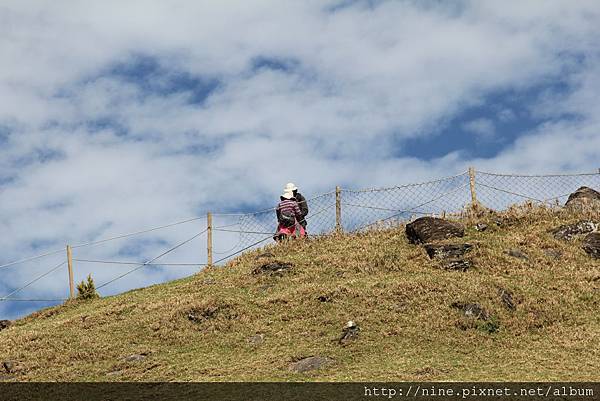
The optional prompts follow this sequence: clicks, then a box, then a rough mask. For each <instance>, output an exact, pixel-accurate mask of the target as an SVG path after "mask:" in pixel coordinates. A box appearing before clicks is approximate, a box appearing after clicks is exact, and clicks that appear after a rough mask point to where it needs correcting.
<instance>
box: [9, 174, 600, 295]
mask: <svg viewBox="0 0 600 401" xmlns="http://www.w3.org/2000/svg"><path fill="white" fill-rule="evenodd" d="M582 186H587V187H590V188H592V189H595V190H599V189H600V171H599V172H597V173H587V174H554V175H515V174H496V173H489V172H483V171H475V170H474V169H470V170H469V171H467V172H464V173H461V174H458V175H454V176H451V177H445V178H441V179H438V180H433V181H427V182H421V183H415V184H406V185H400V186H395V187H388V188H374V189H362V190H353V189H345V188H339V187H338V188H336V190H335V191H331V192H327V193H324V194H321V195H318V196H315V197H312V198H308V199H307V204H308V206H309V213H308V215H307V216H306V221H307V231H308V234H309V235H310V236H315V235H322V234H328V233H332V232H335V231H340V230H341V231H344V232H357V231H361V230H371V229H373V228H375V227H378V228H379V227H389V226H393V225H396V224H400V223H403V222H406V221H408V220H411V219H414V218H416V217H419V216H423V215H445V214H454V213H459V212H462V211H463V210H464V209H465V207H466V206H468V205H470V204H472V203H473V202H475V201H476V202H477V203H478V204H479V205H482V206H484V207H487V208H490V209H494V210H504V209H506V208H508V207H509V206H511V205H514V204H519V203H523V202H534V203H540V204H547V205H563V204H564V203H565V201H566V200H567V198H568V196H569V195H570V194H571V193H573V192H574V191H576V190H577V189H578V188H580V187H582ZM207 219H208V221H204V220H207ZM213 219H214V221H213ZM198 223H200V224H201V225H204V226H203V229H202V230H200V231H199V230H198V229H199V228H200V227H202V226H201V225H199V224H198ZM213 223H215V224H213ZM276 226H277V218H276V208H275V207H272V208H268V209H263V210H259V211H256V212H251V213H237V214H231V213H223V214H220V213H213V214H211V217H210V218H209V217H208V216H200V217H198V216H197V217H193V218H189V219H185V220H181V221H178V222H175V223H171V224H165V225H160V226H157V227H153V228H149V229H144V230H138V231H134V232H131V233H127V234H119V235H113V236H110V237H107V238H100V239H90V240H88V241H85V242H82V243H78V244H75V245H72V246H70V247H69V248H70V250H69V252H67V254H66V260H65V254H64V252H65V249H64V248H63V249H57V250H51V251H48V252H45V253H42V254H40V255H35V256H29V257H24V258H21V259H18V260H14V261H9V262H6V263H3V264H1V265H0V273H6V272H7V271H8V270H9V269H11V268H15V266H18V265H24V266H29V265H31V264H32V263H33V264H34V265H31V271H29V270H28V269H19V272H20V273H22V274H20V275H18V277H19V278H22V279H23V280H22V283H21V284H12V281H11V280H8V281H7V280H4V281H3V285H0V290H3V291H4V292H6V293H7V295H5V296H3V297H0V302H29V303H35V304H36V305H39V304H42V305H46V304H47V305H52V304H56V303H57V302H62V301H64V300H66V299H67V295H68V297H69V298H70V297H73V296H74V294H73V293H72V292H70V291H69V293H67V291H66V290H65V288H72V286H73V280H74V278H73V277H77V278H78V279H79V278H82V277H85V276H86V275H87V274H92V275H94V278H95V279H96V280H97V282H99V283H101V284H100V285H98V287H97V289H98V290H102V289H104V288H106V287H109V286H111V285H113V283H115V282H121V280H122V279H124V278H125V277H128V276H130V275H133V274H136V273H137V274H138V275H139V274H140V272H144V275H143V276H138V278H139V279H138V280H134V282H135V284H134V286H137V287H140V286H143V285H146V284H149V283H154V282H161V281H165V280H168V279H172V278H173V277H180V276H185V275H189V274H192V273H194V272H196V271H198V269H199V268H202V267H205V266H206V265H211V264H212V265H218V264H220V263H223V262H226V261H227V260H229V259H230V258H232V257H234V256H236V255H239V254H240V253H242V252H244V251H246V250H249V249H252V248H255V247H258V246H261V245H263V244H265V243H266V242H267V241H270V240H271V241H272V238H273V235H274V234H275V229H276ZM168 230H171V231H170V234H169V235H167V234H166V231H168ZM125 240H127V241H125ZM200 240H205V241H206V242H205V243H199V241H200ZM97 245H104V246H103V247H98V246H97ZM158 248H162V249H163V251H162V252H159V253H158V255H157V256H153V257H147V256H146V257H144V256H145V255H149V254H151V253H153V252H156V250H157V249H158ZM73 250H74V251H73ZM176 251H177V252H176ZM71 252H74V253H75V257H71ZM175 253H176V254H177V255H178V256H179V257H181V258H182V259H179V260H176V261H173V260H165V259H166V258H167V257H168V256H169V255H173V254H175ZM213 254H214V255H216V256H215V258H214V259H216V260H214V261H213ZM125 256H127V257H128V258H131V259H132V260H124V259H125ZM49 259H53V260H54V261H53V262H52V265H51V268H50V269H48V270H45V271H42V272H38V273H39V274H37V273H36V272H35V271H34V270H36V269H39V267H40V266H43V264H41V262H42V261H45V260H49ZM134 259H137V260H134ZM140 260H145V261H140ZM47 263H48V264H50V262H47ZM65 268H66V270H67V271H63V270H62V269H65ZM15 269H16V268H15ZM174 270H177V272H176V273H174ZM57 271H59V272H60V271H62V272H63V274H64V277H65V278H66V277H69V287H67V286H62V288H47V287H48V286H47V285H46V286H44V285H43V282H42V279H43V278H48V276H49V275H50V274H52V273H55V272H57ZM73 271H75V273H76V274H73ZM30 273H31V274H30ZM67 273H68V274H67ZM31 277H33V279H32V278H31ZM149 277H150V278H149ZM25 278H26V279H25ZM152 280H154V281H152ZM55 281H56V280H55ZM65 281H66V280H65ZM77 281H79V280H77ZM7 282H10V283H11V284H6V283H7ZM23 282H24V284H23ZM40 283H41V284H40ZM36 285H38V286H39V285H42V287H40V288H37V287H35V286H36ZM26 289H33V290H32V291H33V293H35V294H37V295H38V296H37V297H35V296H30V297H26V298H16V297H15V295H17V294H18V293H21V292H22V291H24V290H26ZM119 289H120V290H125V289H131V284H129V285H125V284H124V285H122V286H121V287H119V288H117V292H118V290H119ZM40 294H41V295H40Z"/></svg>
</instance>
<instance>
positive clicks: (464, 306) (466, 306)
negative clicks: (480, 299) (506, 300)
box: [450, 302, 490, 320]
mask: <svg viewBox="0 0 600 401" xmlns="http://www.w3.org/2000/svg"><path fill="white" fill-rule="evenodd" d="M450 306H451V307H453V308H455V309H459V310H461V311H462V312H463V313H464V315H465V316H466V317H470V318H475V319H481V320H488V319H489V318H490V314H489V313H488V312H487V311H486V310H485V309H483V307H482V306H481V305H479V304H475V303H464V302H454V303H453V304H452V305H450Z"/></svg>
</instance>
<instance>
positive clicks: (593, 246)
mask: <svg viewBox="0 0 600 401" xmlns="http://www.w3.org/2000/svg"><path fill="white" fill-rule="evenodd" d="M582 248H583V250H584V251H585V252H586V253H587V254H588V255H590V256H591V257H593V258H595V259H600V233H591V234H588V235H587V236H586V237H585V238H584V240H583V245H582Z"/></svg>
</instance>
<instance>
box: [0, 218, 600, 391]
mask: <svg viewBox="0 0 600 401" xmlns="http://www.w3.org/2000/svg"><path fill="white" fill-rule="evenodd" d="M503 216H504V218H505V224H503V225H502V226H496V225H495V224H494V218H495V217H496V216H495V215H492V214H486V213H483V212H482V213H480V216H479V217H477V216H469V217H464V218H461V220H462V222H463V223H464V224H465V226H466V227H467V230H466V236H465V238H463V239H457V240H452V241H449V242H465V241H466V242H469V243H472V244H474V245H475V247H474V249H473V250H472V251H471V253H470V258H472V260H473V262H474V268H472V269H471V270H469V271H467V272H454V271H444V270H441V269H440V268H439V266H438V262H436V261H432V260H429V259H428V257H427V255H426V253H425V251H424V250H423V248H422V247H420V246H416V245H410V244H408V242H407V240H406V238H405V235H404V227H403V226H402V227H397V228H390V229H386V230H380V231H373V232H368V233H363V234H354V235H332V236H327V237H322V238H314V239H309V240H305V241H296V242H291V243H287V244H283V245H269V246H267V247H265V248H263V249H261V250H256V251H253V252H249V253H246V254H244V255H242V256H241V257H239V258H237V259H235V260H233V261H231V262H230V263H229V264H227V265H226V266H225V267H219V268H210V269H206V270H205V271H203V272H200V273H198V274H197V275H195V276H193V277H189V278H186V279H183V280H178V281H173V282H170V283H166V284H162V285H156V286H152V287H149V288H144V289H140V290H135V291H130V292H127V293H125V294H122V295H119V296H113V297H107V298H102V299H96V300H90V301H76V302H72V303H67V304H65V305H62V306H59V307H55V308H50V309H46V310H43V311H40V312H38V313H35V314H33V315H31V316H28V317H26V318H24V319H21V320H19V321H17V322H15V324H14V325H13V326H12V327H11V328H9V329H6V330H4V331H2V332H0V358H1V359H2V360H12V361H17V362H18V364H19V366H20V367H21V370H20V371H19V372H17V373H14V374H12V375H11V376H10V378H8V380H19V381H131V380H133V381H165V380H166V381H289V380H292V381H394V380H398V381H404V380H419V381H421V380H435V381H437V380H443V381H450V380H457V381H496V380H499V381H505V380H506V381H509V380H522V381H523V380H524V381H545V380H564V381H571V380H582V381H583V380H588V381H597V380H600V373H598V372H600V348H599V347H598V344H600V314H598V308H599V306H600V263H599V262H598V260H594V259H592V258H591V257H589V256H588V255H586V254H585V253H584V252H583V250H581V239H577V240H574V241H571V242H564V241H558V240H555V239H554V238H552V235H551V234H550V233H549V232H548V231H549V230H550V229H552V228H554V227H557V226H558V225H560V224H565V223H570V222H576V221H578V220H579V219H581V218H582V217H584V216H582V215H574V214H569V213H568V212H566V211H553V210H546V209H539V208H532V207H522V208H515V209H513V210H511V211H509V212H507V213H505V214H503ZM588 217H589V216H588ZM593 217H594V218H596V219H598V217H599V216H598V214H597V213H596V215H595V216H593ZM476 222H487V223H488V225H489V229H488V230H487V231H485V232H478V231H476V230H474V229H473V225H474V223H476ZM511 248H519V249H521V250H522V251H523V252H525V253H526V254H527V255H528V256H529V260H522V259H518V258H515V257H512V256H509V255H507V254H506V253H505V252H506V250H508V249H511ZM546 248H549V249H555V250H558V251H560V252H562V257H561V258H560V259H558V260H555V259H553V258H551V257H549V256H547V255H546V254H545V253H544V251H543V250H544V249H546ZM267 251H268V252H270V253H272V254H273V255H274V256H272V257H266V258H265V257H263V258H258V259H257V256H258V255H260V254H261V253H264V252H267ZM273 260H277V261H281V262H289V263H292V264H293V268H292V269H291V270H290V271H287V272H284V273H282V274H280V275H277V274H273V275H268V274H258V275H257V274H253V273H252V271H253V270H254V269H255V268H256V267H257V266H260V265H261V264H263V263H266V262H268V261H273ZM498 288H503V289H507V290H509V291H511V292H512V293H513V294H514V298H515V301H516V304H517V306H516V310H515V311H510V310H508V309H507V308H505V307H504V306H503V303H502V301H501V299H500V296H499V294H498ZM319 297H321V298H322V299H326V300H327V302H322V301H321V300H319ZM457 301H461V302H477V303H479V304H480V305H482V306H483V307H484V308H485V309H486V310H487V311H488V312H489V313H490V314H491V315H492V321H493V323H494V325H497V326H494V327H493V329H490V326H489V325H488V326H486V323H485V322H474V321H471V320H470V319H469V318H467V317H465V316H463V315H462V314H461V313H460V312H459V311H458V310H456V309H454V308H452V307H450V305H451V304H452V303H453V302H457ZM190 311H194V313H195V314H196V315H197V316H200V315H201V314H202V313H203V312H204V313H205V314H211V313H212V316H210V317H209V318H207V319H204V320H202V319H200V321H196V322H193V321H190V320H189V319H188V317H187V315H188V314H189V312H190ZM348 320H354V321H355V322H357V323H358V325H359V326H360V329H361V331H360V336H359V338H358V339H357V340H355V341H353V342H350V343H348V344H346V345H340V344H338V342H337V339H338V338H339V337H340V335H341V331H342V328H343V326H344V325H345V323H346V322H347V321H348ZM496 328H497V331H496V330H495V329H496ZM494 331H495V332H494ZM257 333H261V334H263V335H264V342H263V343H262V344H258V345H255V344H252V343H250V342H249V341H248V339H249V338H250V337H251V336H253V335H255V334H257ZM140 353H144V354H147V356H146V358H144V359H143V360H141V361H126V360H125V359H124V358H126V357H127V356H129V355H132V354H140ZM313 355H319V356H325V357H329V358H331V359H332V360H333V361H334V362H333V363H332V364H330V365H328V366H327V367H325V368H323V369H319V370H315V371H311V372H306V373H293V372H292V371H290V369H289V366H290V364H291V363H293V362H294V361H296V360H298V359H301V358H303V357H307V356H313Z"/></svg>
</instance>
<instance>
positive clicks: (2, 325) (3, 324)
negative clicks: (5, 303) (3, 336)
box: [0, 320, 12, 331]
mask: <svg viewBox="0 0 600 401" xmlns="http://www.w3.org/2000/svg"><path fill="white" fill-rule="evenodd" d="M10 326H12V321H10V320H0V331H2V330H4V329H8V328H9V327H10Z"/></svg>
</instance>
